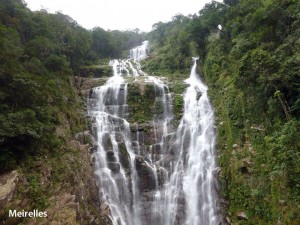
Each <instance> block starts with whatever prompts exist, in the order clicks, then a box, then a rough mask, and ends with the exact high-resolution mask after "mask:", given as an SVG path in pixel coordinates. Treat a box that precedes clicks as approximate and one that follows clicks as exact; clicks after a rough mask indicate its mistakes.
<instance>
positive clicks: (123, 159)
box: [118, 143, 130, 169]
mask: <svg viewBox="0 0 300 225" xmlns="http://www.w3.org/2000/svg"><path fill="white" fill-rule="evenodd" d="M118 149H119V160H120V163H121V164H122V166H123V167H124V168H125V169H129V168H130V163H129V154H128V152H127V149H126V145H125V144H124V143H120V144H118Z"/></svg>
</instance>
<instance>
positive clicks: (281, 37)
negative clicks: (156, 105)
mask: <svg viewBox="0 0 300 225" xmlns="http://www.w3.org/2000/svg"><path fill="white" fill-rule="evenodd" d="M299 36H300V2H299V1H297V0H234V1H230V0H227V1H226V0H224V4H222V3H218V2H212V3H210V4H207V5H206V6H205V7H204V8H203V9H202V10H200V11H199V15H197V16H196V15H194V16H189V17H184V16H181V15H177V16H175V17H174V18H173V20H172V21H170V22H168V23H162V22H160V23H156V24H155V25H154V30H153V31H152V32H150V33H149V38H150V40H151V43H155V45H154V46H153V50H152V55H151V57H150V58H149V59H148V60H146V62H145V63H144V64H143V65H144V67H143V68H144V69H145V70H146V71H148V72H149V73H155V74H157V73H161V74H164V75H166V74H173V75H172V79H174V78H178V79H179V78H180V77H184V76H183V75H181V74H183V73H184V74H186V73H185V70H186V69H187V67H188V65H190V61H189V60H190V57H191V56H192V55H193V56H195V55H196V54H197V55H198V56H199V57H200V60H201V65H202V67H201V69H200V73H201V74H202V77H203V79H204V80H205V81H206V82H207V84H208V87H209V88H210V96H211V100H212V102H213V105H214V107H215V113H216V117H217V122H218V124H217V131H218V151H219V160H220V162H219V163H220V166H221V169H222V171H221V173H220V177H221V184H222V193H223V196H224V197H225V199H227V201H226V202H224V206H225V207H227V208H228V215H227V216H228V220H230V221H231V222H233V223H237V222H238V224H299V223H300V218H299V213H298V212H299V201H300V180H299V178H300V157H299V156H300V139H299V133H300V122H299V116H300V105H299V102H300V42H299Z"/></svg>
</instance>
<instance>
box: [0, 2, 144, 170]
mask: <svg viewBox="0 0 300 225" xmlns="http://www.w3.org/2000/svg"><path fill="white" fill-rule="evenodd" d="M142 36H143V34H141V33H140V32H139V31H138V30H135V31H124V32H122V31H105V30H103V29H101V28H94V29H93V30H91V31H89V30H86V29H84V28H82V27H81V26H79V25H78V24H77V22H76V21H74V20H73V19H72V18H70V17H69V16H66V15H63V14H61V13H56V14H50V13H48V12H47V11H45V10H41V11H37V12H31V11H30V10H29V9H28V8H26V5H25V4H24V3H23V1H21V0H3V1H1V2H0V49H1V51H0V62H1V64H0V124H1V126H0V172H3V171H6V170H9V169H12V168H15V167H16V164H17V163H18V162H21V161H20V160H22V159H23V158H24V157H25V156H26V155H31V154H43V153H45V152H49V151H50V152H51V151H53V150H54V149H57V147H58V145H60V143H61V141H62V140H59V138H58V137H57V135H55V129H56V127H57V126H58V125H60V124H62V123H63V122H64V118H63V116H61V115H64V116H66V117H67V119H68V122H67V123H68V124H69V125H70V127H71V129H75V127H76V126H80V119H79V118H78V113H77V111H78V108H79V106H78V104H77V103H76V100H75V99H76V96H77V94H76V93H75V92H74V90H73V89H72V87H71V77H72V75H73V74H75V75H76V74H77V73H78V71H79V68H80V67H82V66H89V65H93V64H99V61H100V60H104V59H106V58H109V57H122V56H123V55H124V54H126V53H125V50H128V49H129V48H132V47H133V46H136V45H138V44H140V43H141V40H142Z"/></svg>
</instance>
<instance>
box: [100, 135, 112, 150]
mask: <svg viewBox="0 0 300 225" xmlns="http://www.w3.org/2000/svg"><path fill="white" fill-rule="evenodd" d="M102 143H103V146H104V148H105V149H106V150H108V149H112V142H111V138H110V134H109V133H104V134H103V135H102Z"/></svg>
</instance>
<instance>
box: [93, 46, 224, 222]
mask: <svg viewBox="0 0 300 225" xmlns="http://www.w3.org/2000/svg"><path fill="white" fill-rule="evenodd" d="M147 54H148V42H147V41H145V42H143V45H142V46H139V47H137V48H135V49H132V50H131V52H130V55H131V58H132V59H131V60H121V61H119V60H113V61H111V63H110V65H111V66H112V67H113V71H114V76H113V77H111V78H110V79H109V80H108V81H107V82H106V84H105V85H103V86H101V87H97V88H94V89H93V91H92V94H91V95H90V98H89V100H88V115H89V116H91V117H92V118H94V127H93V131H94V138H95V152H94V155H95V174H96V175H97V177H98V178H99V179H98V181H99V193H100V197H101V204H102V205H101V207H102V208H104V207H106V208H109V211H110V213H109V215H110V219H111V221H112V224H113V225H175V224H176V225H215V224H216V225H217V224H221V216H220V212H219V207H218V195H217V186H218V183H217V179H216V177H215V176H214V174H215V172H214V171H216V169H217V165H216V159H215V158H216V156H215V133H214V112H213V109H212V106H211V105H210V102H209V99H208V96H207V87H206V86H205V85H204V84H203V83H202V81H201V79H200V78H199V76H198V74H197V73H196V66H197V64H196V61H197V60H196V59H195V58H194V59H193V61H194V65H193V67H192V70H191V74H190V77H189V78H188V79H187V80H186V81H185V82H186V83H187V84H188V85H189V86H188V87H187V89H186V91H185V93H184V96H183V99H184V111H183V115H182V118H181V120H180V123H179V126H178V127H177V128H176V127H174V126H173V125H172V124H173V122H174V121H173V120H174V114H173V103H172V100H173V98H172V94H171V93H170V92H169V88H168V86H167V85H166V84H164V82H163V81H162V80H160V79H159V78H157V77H153V76H148V75H147V74H145V73H144V72H143V71H142V70H141V68H140V65H139V60H141V59H144V58H146V57H147ZM123 74H125V75H126V76H129V77H142V79H143V82H144V83H149V84H152V85H153V86H154V87H155V93H157V96H156V97H155V99H153V101H154V102H155V103H157V104H158V105H160V106H161V108H162V113H161V115H160V116H158V117H157V116H156V117H155V116H154V117H153V121H152V129H151V132H153V140H154V141H153V142H154V143H152V145H150V149H146V148H145V145H144V142H145V140H144V139H147V138H149V137H147V134H145V133H143V132H140V131H139V125H138V124H135V125H133V124H129V122H128V116H130V115H129V113H128V105H127V93H128V85H129V84H128V81H127V80H126V79H125V78H124V77H123ZM136 79H137V78H136ZM139 79H140V78H139ZM134 126H135V128H134V130H135V131H134V132H133V128H132V127H134ZM149 132H150V131H149ZM145 182H146V184H147V185H148V186H149V187H146V188H145V187H144V186H143V187H142V185H141V184H143V185H144V184H145Z"/></svg>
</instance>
